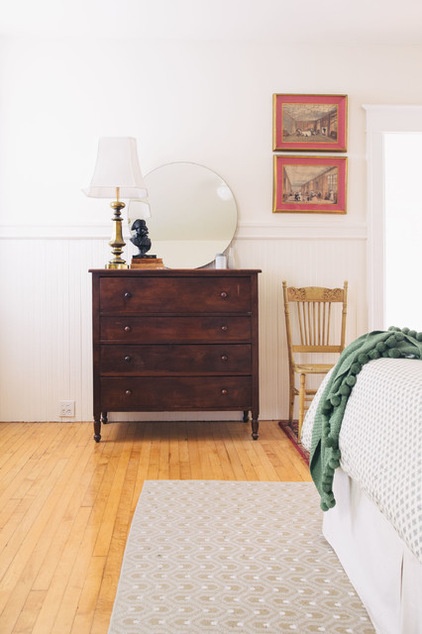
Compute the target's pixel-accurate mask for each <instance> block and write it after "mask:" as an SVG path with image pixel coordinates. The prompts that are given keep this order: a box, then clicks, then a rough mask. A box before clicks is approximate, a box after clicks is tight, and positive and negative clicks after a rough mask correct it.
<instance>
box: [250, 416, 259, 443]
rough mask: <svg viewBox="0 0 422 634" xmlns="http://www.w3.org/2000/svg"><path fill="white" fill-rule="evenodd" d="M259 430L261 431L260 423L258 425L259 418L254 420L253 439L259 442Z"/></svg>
mask: <svg viewBox="0 0 422 634" xmlns="http://www.w3.org/2000/svg"><path fill="white" fill-rule="evenodd" d="M258 429H259V423H258V418H255V417H254V418H252V438H253V439H254V440H258V436H259V434H258Z"/></svg>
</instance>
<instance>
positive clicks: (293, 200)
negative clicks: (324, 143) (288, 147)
mask: <svg viewBox="0 0 422 634" xmlns="http://www.w3.org/2000/svg"><path fill="white" fill-rule="evenodd" d="M346 202H347V158H346V157H341V158H340V157H328V156H324V157H321V156H312V157H311V156H274V175H273V212H274V213H277V212H288V213H320V214H321V213H330V214H345V213H346Z"/></svg>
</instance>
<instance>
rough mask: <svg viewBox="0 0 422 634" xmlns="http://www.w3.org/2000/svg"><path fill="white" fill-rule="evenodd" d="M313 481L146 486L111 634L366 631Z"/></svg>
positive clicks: (362, 633) (125, 561)
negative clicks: (327, 535) (326, 533)
mask: <svg viewBox="0 0 422 634" xmlns="http://www.w3.org/2000/svg"><path fill="white" fill-rule="evenodd" d="M321 515H322V511H321V510H320V508H319V498H318V495H317V492H316V489H315V487H314V485H313V484H312V483H307V482H306V483H305V482H294V483H284V482H283V483H280V482H229V481H201V480H196V481H194V480H188V481H176V480H171V481H168V480H150V481H146V482H145V483H144V487H143V490H142V493H141V496H140V498H139V502H138V505H137V508H136V511H135V514H134V517H133V521H132V526H131V529H130V533H129V537H128V541H127V545H126V550H125V555H124V559H123V564H122V569H121V576H120V580H119V584H118V589H117V595H116V599H115V603H114V607H113V612H112V616H111V622H110V628H109V634H143V633H145V634H173V633H174V634H176V633H180V634H182V633H183V634H190V633H195V634H196V633H197V634H206V633H208V632H209V633H215V634H226V633H231V632H237V633H241V634H256V633H257V632H267V633H268V632H271V633H278V632H297V633H298V634H306V633H311V632H327V633H329V634H337V633H344V634H345V633H351V634H353V633H360V634H369V633H373V632H374V631H375V630H374V628H373V627H372V625H371V622H370V620H369V617H368V615H367V613H366V611H365V609H364V607H363V605H362V603H361V601H360V599H359V598H358V596H357V595H356V593H355V591H354V589H353V587H352V586H351V584H350V582H349V581H348V578H347V577H346V575H345V573H344V571H343V569H342V568H341V565H340V564H339V562H338V559H337V557H336V555H335V554H334V552H333V551H332V550H331V548H330V546H329V545H328V544H327V542H326V541H325V540H324V538H323V537H322V535H321V519H322V518H321Z"/></svg>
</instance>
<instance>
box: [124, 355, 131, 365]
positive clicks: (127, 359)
mask: <svg viewBox="0 0 422 634" xmlns="http://www.w3.org/2000/svg"><path fill="white" fill-rule="evenodd" d="M125 361H126V363H129V361H132V357H131V356H130V355H128V354H127V355H126V356H125Z"/></svg>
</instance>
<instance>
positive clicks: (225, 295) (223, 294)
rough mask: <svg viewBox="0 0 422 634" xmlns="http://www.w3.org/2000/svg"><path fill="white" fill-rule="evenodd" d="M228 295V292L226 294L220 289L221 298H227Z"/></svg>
mask: <svg viewBox="0 0 422 634" xmlns="http://www.w3.org/2000/svg"><path fill="white" fill-rule="evenodd" d="M228 296H229V294H228V292H227V291H221V293H220V297H221V299H227V298H228Z"/></svg>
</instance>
